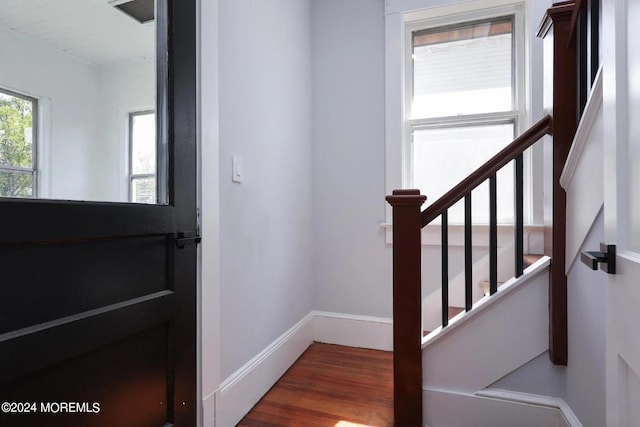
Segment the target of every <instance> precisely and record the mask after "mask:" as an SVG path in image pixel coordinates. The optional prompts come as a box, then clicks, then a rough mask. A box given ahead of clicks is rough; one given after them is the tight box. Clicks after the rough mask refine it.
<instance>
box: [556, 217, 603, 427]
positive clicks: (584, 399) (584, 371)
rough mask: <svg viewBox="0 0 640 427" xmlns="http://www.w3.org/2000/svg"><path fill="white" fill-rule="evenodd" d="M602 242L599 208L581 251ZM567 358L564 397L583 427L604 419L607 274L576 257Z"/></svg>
mask: <svg viewBox="0 0 640 427" xmlns="http://www.w3.org/2000/svg"><path fill="white" fill-rule="evenodd" d="M600 242H604V219H603V214H602V212H600V214H599V215H598V217H597V219H596V221H595V223H594V224H593V226H592V228H591V231H590V232H589V234H588V236H587V238H586V239H585V241H584V244H583V245H582V248H581V249H580V250H581V251H593V250H598V248H599V247H600ZM567 301H568V307H567V315H568V316H567V322H568V329H569V358H568V361H567V383H566V393H567V394H566V397H565V400H566V401H567V403H568V404H569V406H571V409H573V412H575V414H576V415H577V416H578V418H580V421H582V424H583V425H584V427H598V426H604V425H606V421H605V401H606V400H605V321H606V315H605V312H606V311H605V308H606V274H605V273H604V272H602V271H600V270H598V271H592V270H590V269H589V268H588V267H587V266H585V265H584V264H582V263H581V262H580V261H579V260H578V261H577V262H575V263H574V264H573V265H572V266H571V269H570V270H569V273H568V275H567Z"/></svg>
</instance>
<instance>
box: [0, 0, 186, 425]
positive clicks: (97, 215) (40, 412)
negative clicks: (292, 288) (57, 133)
mask: <svg viewBox="0 0 640 427" xmlns="http://www.w3.org/2000/svg"><path fill="white" fill-rule="evenodd" d="M156 4H157V7H158V10H159V12H161V13H159V17H158V26H159V28H162V27H163V26H164V23H165V22H166V24H167V25H166V28H165V33H166V34H167V39H166V40H165V41H164V42H163V41H162V40H160V43H158V48H159V49H160V50H163V49H166V51H167V52H169V54H168V62H167V63H162V62H161V61H160V60H159V63H160V64H163V65H162V67H161V68H162V70H161V72H160V73H159V75H158V80H159V82H158V87H159V89H160V93H159V96H158V106H157V109H158V114H159V115H162V114H163V109H164V111H165V114H166V120H161V122H162V123H167V127H166V129H159V132H158V134H159V135H164V138H165V140H163V141H161V143H165V144H166V145H167V148H168V150H167V152H168V153H169V156H168V159H167V160H166V161H167V163H168V169H167V170H168V176H167V177H166V188H167V191H168V194H169V200H168V204H167V205H133V204H117V203H111V204H110V203H92V202H62V201H45V200H8V199H0V292H1V293H0V404H2V403H3V402H9V403H10V404H11V403H13V404H14V406H13V407H11V406H10V407H8V412H7V410H5V411H4V412H3V411H1V410H0V425H1V426H5V425H7V426H36V425H37V426H83V427H85V426H87V427H91V426H107V425H108V426H122V427H128V426H134V427H137V426H164V425H166V424H169V425H176V426H187V427H188V426H195V425H196V413H197V390H196V266H197V265H196V250H197V249H196V247H195V245H193V244H192V245H182V244H180V245H179V244H177V240H176V239H177V238H179V237H181V236H185V235H186V236H192V235H196V234H197V233H198V226H197V215H196V148H195V147H196V140H195V135H196V123H195V117H196V50H195V49H196V32H195V28H196V6H195V5H196V1H195V0H181V1H180V2H177V4H178V5H179V6H176V7H173V1H171V0H166V1H165V0H158V1H157V2H156ZM159 32H161V31H160V30H159ZM158 53H159V55H158V57H159V58H161V57H162V55H160V53H161V52H158ZM165 57H166V55H165ZM0 63H1V59H0ZM163 91H166V93H165V92H163ZM161 161H165V160H164V159H161ZM162 185H165V184H162ZM24 403H35V404H36V406H35V409H36V411H35V412H32V413H20V414H17V413H14V412H15V410H21V411H22V412H24V410H26V409H27V408H26V407H25V406H24V405H22V406H21V407H17V406H15V405H18V404H24ZM94 403H95V404H97V405H99V412H98V413H94V411H95V407H94V406H93V404H94ZM68 404H71V406H69V405H68ZM43 405H44V406H43ZM83 405H84V406H83ZM2 409H7V407H5V406H3V407H2ZM12 409H14V411H12ZM56 410H57V411H56ZM51 411H54V412H57V413H51Z"/></svg>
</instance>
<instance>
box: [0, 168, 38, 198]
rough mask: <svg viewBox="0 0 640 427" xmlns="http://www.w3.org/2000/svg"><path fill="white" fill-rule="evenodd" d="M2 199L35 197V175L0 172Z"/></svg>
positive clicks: (0, 193) (0, 195)
mask: <svg viewBox="0 0 640 427" xmlns="http://www.w3.org/2000/svg"><path fill="white" fill-rule="evenodd" d="M0 197H33V173H31V172H16V171H3V170H0Z"/></svg>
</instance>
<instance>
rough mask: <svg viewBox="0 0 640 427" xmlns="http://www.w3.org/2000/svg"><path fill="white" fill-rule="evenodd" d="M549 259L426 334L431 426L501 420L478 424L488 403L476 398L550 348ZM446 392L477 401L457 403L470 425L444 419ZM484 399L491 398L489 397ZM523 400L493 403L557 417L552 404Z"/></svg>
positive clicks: (426, 394)
mask: <svg viewBox="0 0 640 427" xmlns="http://www.w3.org/2000/svg"><path fill="white" fill-rule="evenodd" d="M549 264H550V259H549V258H548V257H543V258H541V259H540V260H539V261H537V262H536V263H535V264H533V265H532V266H531V267H529V268H527V269H526V270H525V272H524V274H523V275H522V276H521V277H519V278H517V279H515V278H513V279H511V280H509V281H507V282H506V283H505V284H504V285H502V286H501V287H500V288H499V289H498V292H497V293H496V294H494V295H493V296H490V297H489V296H488V297H484V298H482V299H481V300H480V301H478V302H477V303H475V304H474V307H473V310H471V311H469V312H466V313H465V312H463V313H460V314H459V315H457V316H456V317H454V318H453V319H452V320H451V321H450V323H449V326H447V327H446V328H438V329H436V330H434V331H433V332H432V333H430V334H429V335H427V336H426V337H425V338H424V339H423V345H422V349H423V350H422V360H423V382H422V383H423V401H424V414H425V422H426V424H427V425H430V426H433V427H454V426H456V425H460V426H480V425H497V424H491V421H490V420H489V421H487V423H488V424H478V422H479V421H478V420H481V419H482V414H483V413H484V411H485V409H483V408H485V407H486V406H487V402H485V401H481V400H477V399H479V398H480V397H478V396H476V393H478V392H480V391H482V390H484V389H485V388H487V387H489V386H490V385H491V384H493V383H495V382H496V381H498V380H499V379H500V378H502V377H504V376H505V375H507V374H509V373H511V372H512V371H514V370H516V369H517V368H519V367H521V366H522V365H524V364H525V363H527V362H529V361H531V360H532V359H534V358H535V357H537V356H539V355H540V354H542V353H544V352H545V351H547V350H548V349H549V309H548V304H549V296H548V295H549V290H548V288H549ZM446 394H451V395H452V396H453V395H455V396H459V397H460V396H462V397H460V400H461V403H463V402H464V401H467V400H473V401H474V402H476V401H477V402H476V403H474V404H469V405H466V406H465V405H464V404H463V406H457V408H458V409H456V411H457V412H461V414H459V416H460V417H463V418H464V419H466V420H467V423H466V424H464V423H461V424H458V423H456V424H449V423H448V422H445V421H444V419H445V418H447V417H448V416H447V412H448V411H449V410H450V408H447V404H446V401H447V399H441V398H439V397H438V396H440V397H442V396H444V395H446ZM482 399H490V398H488V397H486V396H484V397H482ZM514 405H520V406H517V407H515V406H514ZM523 405H524V404H522V403H518V402H515V403H514V402H512V403H500V404H495V405H490V406H491V407H496V408H497V409H496V410H497V411H498V412H500V408H504V411H505V415H508V414H509V413H510V412H509V411H513V410H515V409H518V410H520V409H521V410H523V411H525V412H527V411H539V412H540V414H541V415H540V416H541V417H543V418H544V417H546V416H550V417H551V418H549V419H552V418H553V419H555V418H554V416H555V415H549V414H548V413H549V409H548V408H543V409H539V410H537V409H536V408H533V409H531V408H529V407H528V406H526V405H524V406H523ZM461 408H462V409H461ZM507 408H510V409H507ZM514 408H515V409H514ZM545 413H546V414H547V415H544V414H545ZM556 415H557V414H556ZM440 417H445V418H443V419H440ZM465 417H467V418H465ZM477 417H480V418H477ZM492 417H493V416H492ZM492 417H490V418H491V419H493V418H492ZM456 419H457V418H456ZM558 419H560V418H558ZM511 425H514V424H511ZM518 425H520V424H518ZM532 425H544V426H555V425H558V426H564V425H568V424H562V423H560V424H555V422H554V423H551V424H544V423H541V424H532Z"/></svg>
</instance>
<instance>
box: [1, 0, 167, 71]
mask: <svg viewBox="0 0 640 427" xmlns="http://www.w3.org/2000/svg"><path fill="white" fill-rule="evenodd" d="M0 28H4V29H6V30H9V31H12V32H14V33H17V34H20V35H22V36H25V37H28V38H30V39H33V40H34V41H36V42H38V43H40V44H45V45H48V46H50V47H51V48H53V49H56V50H58V51H60V52H64V53H66V54H68V55H71V56H73V57H75V58H77V59H80V60H82V61H84V62H87V63H89V64H92V65H98V66H102V65H112V64H117V63H122V62H133V61H140V60H148V59H152V58H153V57H154V45H155V42H154V39H155V37H154V35H155V25H154V22H153V21H152V22H149V23H146V24H140V23H139V22H137V21H135V20H134V19H133V18H131V17H129V16H127V15H126V14H124V13H123V12H121V11H120V10H118V9H116V8H115V7H113V6H112V5H110V4H109V3H108V0H0Z"/></svg>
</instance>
